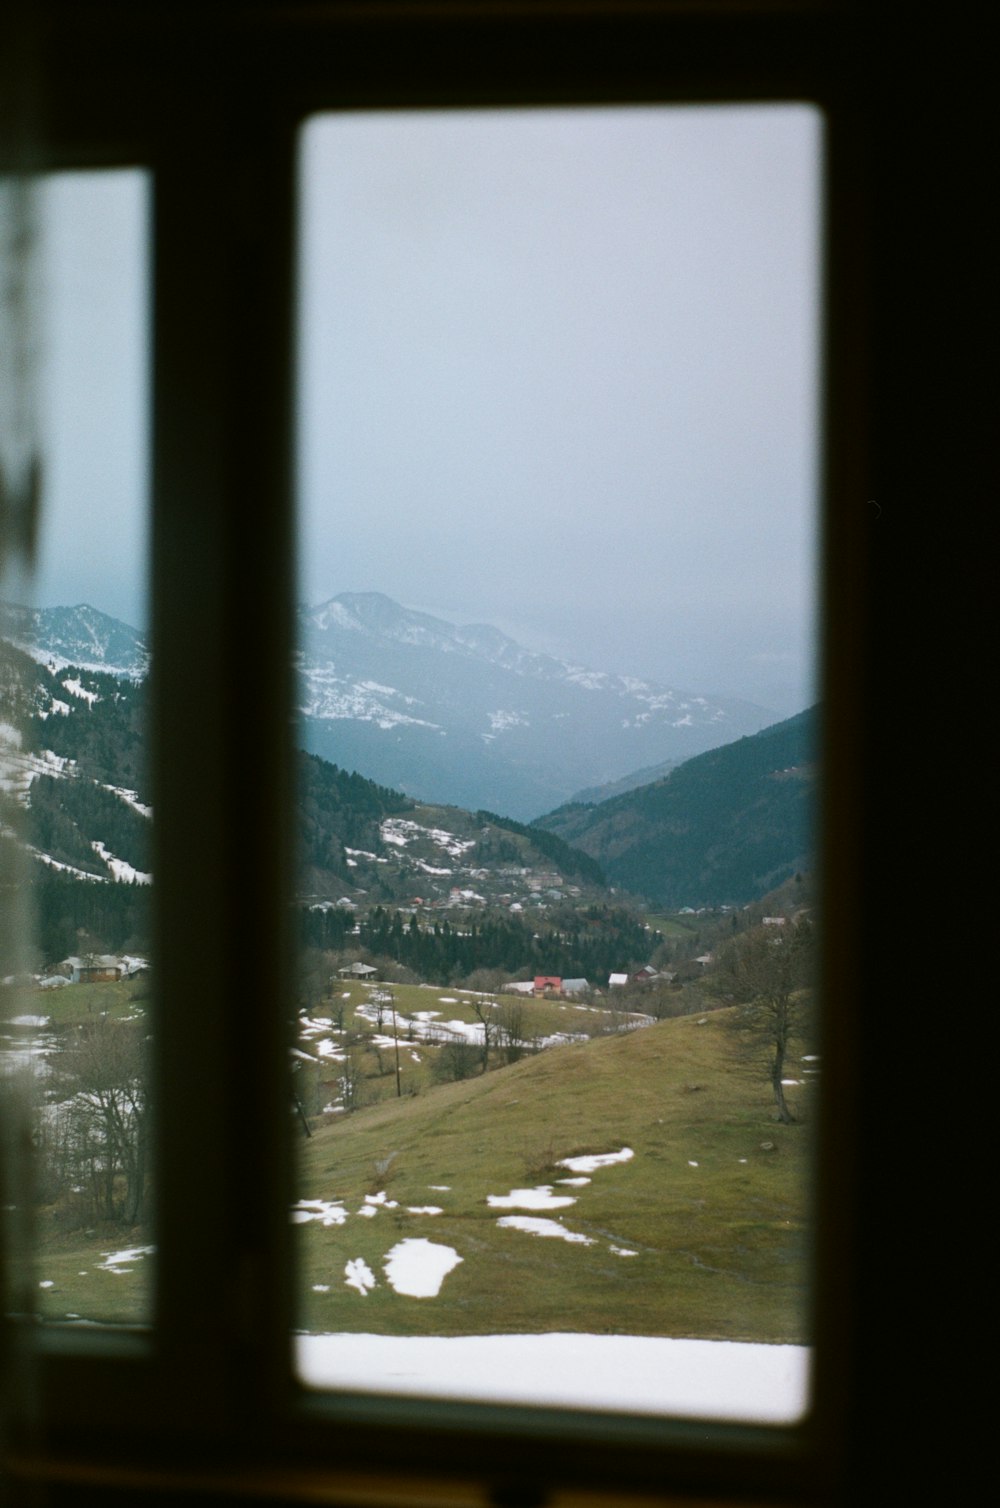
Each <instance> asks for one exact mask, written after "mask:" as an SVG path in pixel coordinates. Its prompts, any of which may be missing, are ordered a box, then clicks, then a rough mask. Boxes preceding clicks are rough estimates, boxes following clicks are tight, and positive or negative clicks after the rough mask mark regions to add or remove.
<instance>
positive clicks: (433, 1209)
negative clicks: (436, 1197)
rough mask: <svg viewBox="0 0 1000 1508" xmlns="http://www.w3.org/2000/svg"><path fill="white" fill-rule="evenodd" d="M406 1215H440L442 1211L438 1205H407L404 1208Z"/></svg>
mask: <svg viewBox="0 0 1000 1508" xmlns="http://www.w3.org/2000/svg"><path fill="white" fill-rule="evenodd" d="M406 1213H407V1214H408V1215H442V1214H443V1213H444V1211H443V1210H442V1208H441V1206H440V1205H439V1204H409V1205H407V1207H406Z"/></svg>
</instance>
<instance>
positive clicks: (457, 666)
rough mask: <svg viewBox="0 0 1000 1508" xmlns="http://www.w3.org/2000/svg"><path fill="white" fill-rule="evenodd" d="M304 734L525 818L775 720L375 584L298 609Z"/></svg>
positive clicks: (331, 756) (434, 788)
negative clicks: (416, 607) (457, 620)
mask: <svg viewBox="0 0 1000 1508" xmlns="http://www.w3.org/2000/svg"><path fill="white" fill-rule="evenodd" d="M299 646H300V647H299V652H298V656H297V670H298V676H299V707H300V714H301V727H300V739H301V741H302V744H303V746H304V747H305V748H306V749H308V750H309V751H310V752H311V753H314V754H319V755H321V756H322V757H323V758H325V759H328V760H331V761H333V762H335V763H337V764H340V765H343V766H346V767H347V768H354V769H359V770H364V772H365V773H366V774H367V775H369V776H370V777H371V778H372V779H374V780H378V781H380V782H381V783H383V784H385V785H391V786H394V787H396V788H397V789H399V790H402V791H405V792H406V793H407V794H408V795H411V796H414V797H417V798H419V799H422V800H426V801H443V802H448V803H451V804H454V805H458V806H464V807H468V808H472V809H475V808H478V807H486V808H489V809H490V810H493V811H502V812H505V813H507V814H509V815H511V816H513V817H516V818H519V819H520V820H522V821H527V820H530V819H532V818H534V817H537V816H539V815H540V814H542V813H543V812H546V811H550V810H552V808H553V807H555V806H558V805H560V804H561V803H563V802H565V801H567V800H569V799H571V798H572V797H573V796H574V795H575V794H576V793H577V792H579V791H580V790H581V788H584V787H591V786H597V785H601V784H602V783H604V782H607V781H617V780H619V779H621V778H622V777H627V776H629V775H630V774H631V772H633V771H635V770H638V769H640V768H645V767H654V768H655V767H659V766H663V765H664V764H667V763H672V764H676V763H678V762H679V761H681V760H685V759H690V758H691V756H692V755H694V754H700V753H702V752H703V751H705V750H707V749H712V748H716V747H718V746H719V745H720V744H725V743H730V742H732V741H733V740H734V739H737V738H739V737H741V736H742V735H744V734H748V733H755V732H757V731H758V730H759V729H761V728H763V727H766V726H767V725H768V724H769V723H771V722H773V721H774V717H775V714H774V713H773V712H769V711H767V710H766V709H765V708H763V707H758V706H756V705H754V704H752V703H749V702H741V701H739V700H736V699H726V698H719V697H711V696H707V695H702V694H696V693H690V692H685V691H679V690H677V689H676V688H673V687H669V686H666V685H662V684H659V683H655V682H651V681H646V680H640V679H638V678H637V677H629V676H619V675H612V674H610V673H608V672H606V671H600V670H593V669H589V668H587V667H585V666H582V665H574V664H570V663H567V662H566V661H563V660H558V659H556V658H554V657H553V656H551V655H547V654H539V653H536V652H535V651H533V650H530V649H525V648H524V647H523V646H522V645H520V644H518V643H516V642H515V641H514V640H513V639H510V638H508V637H507V636H506V635H505V634H503V633H501V632H500V631H499V630H498V629H496V628H493V627H490V626H489V625H487V624H466V625H464V626H459V625H456V624H454V623H449V622H446V621H445V620H444V619H441V618H435V617H432V616H431V615H429V614H427V613H419V612H414V611H411V610H410V609H408V608H404V607H401V606H400V605H399V604H398V603H397V602H394V601H392V599H391V598H389V597H386V596H383V595H382V594H381V593H378V592H365V593H343V594H341V595H340V596H337V597H334V598H332V599H331V600H330V601H329V602H326V603H324V604H322V605H321V606H319V607H315V608H310V609H303V610H302V612H301V613H300V616H299Z"/></svg>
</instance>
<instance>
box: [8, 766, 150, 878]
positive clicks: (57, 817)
mask: <svg viewBox="0 0 1000 1508" xmlns="http://www.w3.org/2000/svg"><path fill="white" fill-rule="evenodd" d="M26 836H27V839H28V842H29V843H31V844H33V845H34V847H35V848H38V849H40V850H41V851H42V852H43V853H47V854H49V855H50V856H51V857H52V858H53V859H55V860H57V861H58V862H59V863H61V864H72V865H73V866H74V867H75V868H77V869H82V870H84V871H85V873H87V874H99V875H104V876H106V875H107V873H108V870H107V867H106V865H105V864H103V863H102V862H101V860H100V859H99V858H98V857H97V855H96V854H95V852H94V848H93V843H94V842H100V843H103V844H104V846H105V848H107V849H108V850H109V851H110V852H111V853H112V854H114V856H115V858H116V859H124V860H125V862H126V863H128V864H131V865H132V867H133V869H138V870H141V871H143V872H144V873H148V871H149V868H150V856H149V840H150V820H149V818H148V817H144V816H142V814H141V813H140V812H137V811H136V810H135V808H134V807H133V806H130V805H129V803H128V802H127V801H124V800H123V799H122V797H121V796H117V795H115V793H114V792H113V791H109V790H106V789H105V787H104V786H102V785H98V784H97V783H96V782H95V781H93V780H85V779H82V778H80V777H77V778H76V779H70V780H66V779H62V778H57V777H55V776H52V775H36V776H35V778H34V780H33V781H32V782H31V790H30V793H29V805H28V811H27V815H26Z"/></svg>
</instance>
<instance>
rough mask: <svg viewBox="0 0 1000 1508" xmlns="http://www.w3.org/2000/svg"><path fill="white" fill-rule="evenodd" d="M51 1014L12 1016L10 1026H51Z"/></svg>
mask: <svg viewBox="0 0 1000 1508" xmlns="http://www.w3.org/2000/svg"><path fill="white" fill-rule="evenodd" d="M51 1023H52V1017H51V1016H11V1018H10V1020H9V1021H8V1023H7V1025H8V1026H50V1025H51Z"/></svg>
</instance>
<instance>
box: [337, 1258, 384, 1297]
mask: <svg viewBox="0 0 1000 1508" xmlns="http://www.w3.org/2000/svg"><path fill="white" fill-rule="evenodd" d="M344 1282H345V1283H346V1284H347V1286H348V1288H356V1289H357V1290H358V1292H359V1293H360V1294H361V1297H362V1298H367V1297H368V1293H369V1290H370V1289H372V1288H375V1287H376V1286H377V1285H376V1282H375V1274H374V1273H373V1272H372V1270H371V1268H370V1267H369V1266H368V1263H367V1262H366V1261H365V1259H364V1257H355V1258H354V1260H353V1261H351V1262H348V1264H347V1266H346V1267H345V1268H344Z"/></svg>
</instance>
